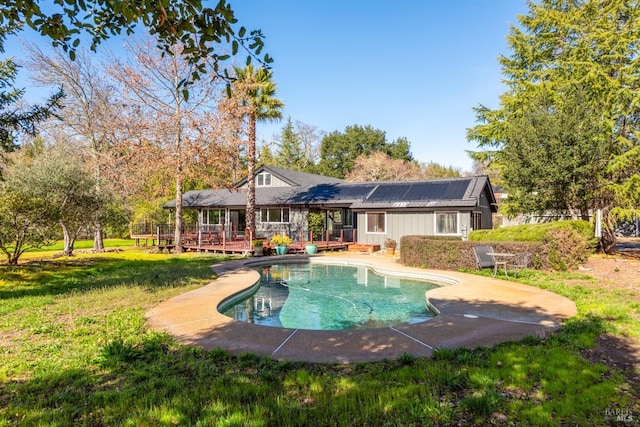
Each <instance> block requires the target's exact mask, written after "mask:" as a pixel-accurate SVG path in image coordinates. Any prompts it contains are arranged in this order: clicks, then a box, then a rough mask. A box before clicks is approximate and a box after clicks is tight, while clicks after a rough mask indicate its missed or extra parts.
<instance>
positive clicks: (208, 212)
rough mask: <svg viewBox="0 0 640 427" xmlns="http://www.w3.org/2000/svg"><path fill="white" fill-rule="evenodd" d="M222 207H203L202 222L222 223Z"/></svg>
mask: <svg viewBox="0 0 640 427" xmlns="http://www.w3.org/2000/svg"><path fill="white" fill-rule="evenodd" d="M224 213H225V211H224V209H205V210H203V211H202V223H203V224H206V225H220V224H224V219H225V216H224Z"/></svg>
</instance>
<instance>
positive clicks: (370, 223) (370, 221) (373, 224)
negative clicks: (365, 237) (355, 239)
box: [366, 212, 387, 233]
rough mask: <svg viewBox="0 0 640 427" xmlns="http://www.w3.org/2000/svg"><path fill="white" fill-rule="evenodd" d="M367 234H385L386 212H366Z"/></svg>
mask: <svg viewBox="0 0 640 427" xmlns="http://www.w3.org/2000/svg"><path fill="white" fill-rule="evenodd" d="M366 220H367V233H385V232H386V229H387V214H386V212H367V216H366Z"/></svg>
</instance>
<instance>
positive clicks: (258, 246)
mask: <svg viewBox="0 0 640 427" xmlns="http://www.w3.org/2000/svg"><path fill="white" fill-rule="evenodd" d="M252 245H253V256H262V255H263V252H262V251H263V248H262V240H254V241H253V242H252Z"/></svg>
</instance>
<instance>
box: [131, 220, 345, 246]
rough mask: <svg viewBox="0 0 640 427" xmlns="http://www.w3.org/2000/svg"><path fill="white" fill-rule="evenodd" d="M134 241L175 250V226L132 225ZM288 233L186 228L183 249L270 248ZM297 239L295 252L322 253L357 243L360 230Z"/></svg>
mask: <svg viewBox="0 0 640 427" xmlns="http://www.w3.org/2000/svg"><path fill="white" fill-rule="evenodd" d="M130 230H131V238H134V239H136V240H141V239H144V240H145V244H146V240H147V239H149V240H151V241H152V244H153V245H157V246H162V247H172V246H174V243H175V242H174V240H175V225H174V224H171V223H165V224H154V223H151V222H150V223H140V224H131V226H130ZM288 234H289V233H287V231H286V230H275V231H272V232H270V233H259V234H258V235H257V236H256V237H254V236H245V234H244V230H238V228H237V226H235V225H234V224H231V223H229V224H226V225H219V224H205V225H198V224H195V223H193V224H185V225H184V226H183V228H182V242H181V244H182V246H183V247H187V248H194V249H200V248H214V247H215V248H217V249H220V250H223V251H227V250H230V251H246V250H252V242H253V240H262V241H264V242H265V244H266V246H268V244H269V241H270V240H271V238H272V237H273V236H274V235H288ZM296 234H297V235H290V236H289V237H290V238H291V240H292V243H291V245H290V246H291V248H293V249H294V250H295V249H301V248H302V249H303V248H304V247H305V245H306V244H307V243H308V242H311V243H314V244H317V245H318V247H319V248H320V249H322V248H331V247H338V246H341V245H342V246H344V245H346V244H349V243H355V242H356V241H357V240H356V236H357V230H356V229H355V228H342V229H335V230H326V229H325V230H322V231H315V232H312V231H301V232H300V233H296Z"/></svg>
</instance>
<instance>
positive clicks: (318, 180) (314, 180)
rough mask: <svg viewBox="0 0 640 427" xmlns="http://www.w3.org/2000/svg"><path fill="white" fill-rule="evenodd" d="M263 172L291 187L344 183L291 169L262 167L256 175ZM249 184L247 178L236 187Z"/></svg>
mask: <svg viewBox="0 0 640 427" xmlns="http://www.w3.org/2000/svg"><path fill="white" fill-rule="evenodd" d="M261 172H270V173H271V174H272V175H275V176H277V177H278V178H280V179H281V180H282V181H284V182H286V183H287V184H289V185H291V186H298V187H304V186H308V185H315V184H327V183H337V182H344V180H343V179H339V178H333V177H330V176H324V175H317V174H313V173H307V172H300V171H293V170H289V169H283V168H277V167H275V166H265V165H262V166H260V167H259V168H258V169H256V172H255V174H256V175H257V174H259V173H261ZM246 183H247V178H246V177H245V178H244V179H242V180H240V181H238V182H237V183H236V185H235V187H236V188H240V187H242V186H244V185H245V184H246Z"/></svg>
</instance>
